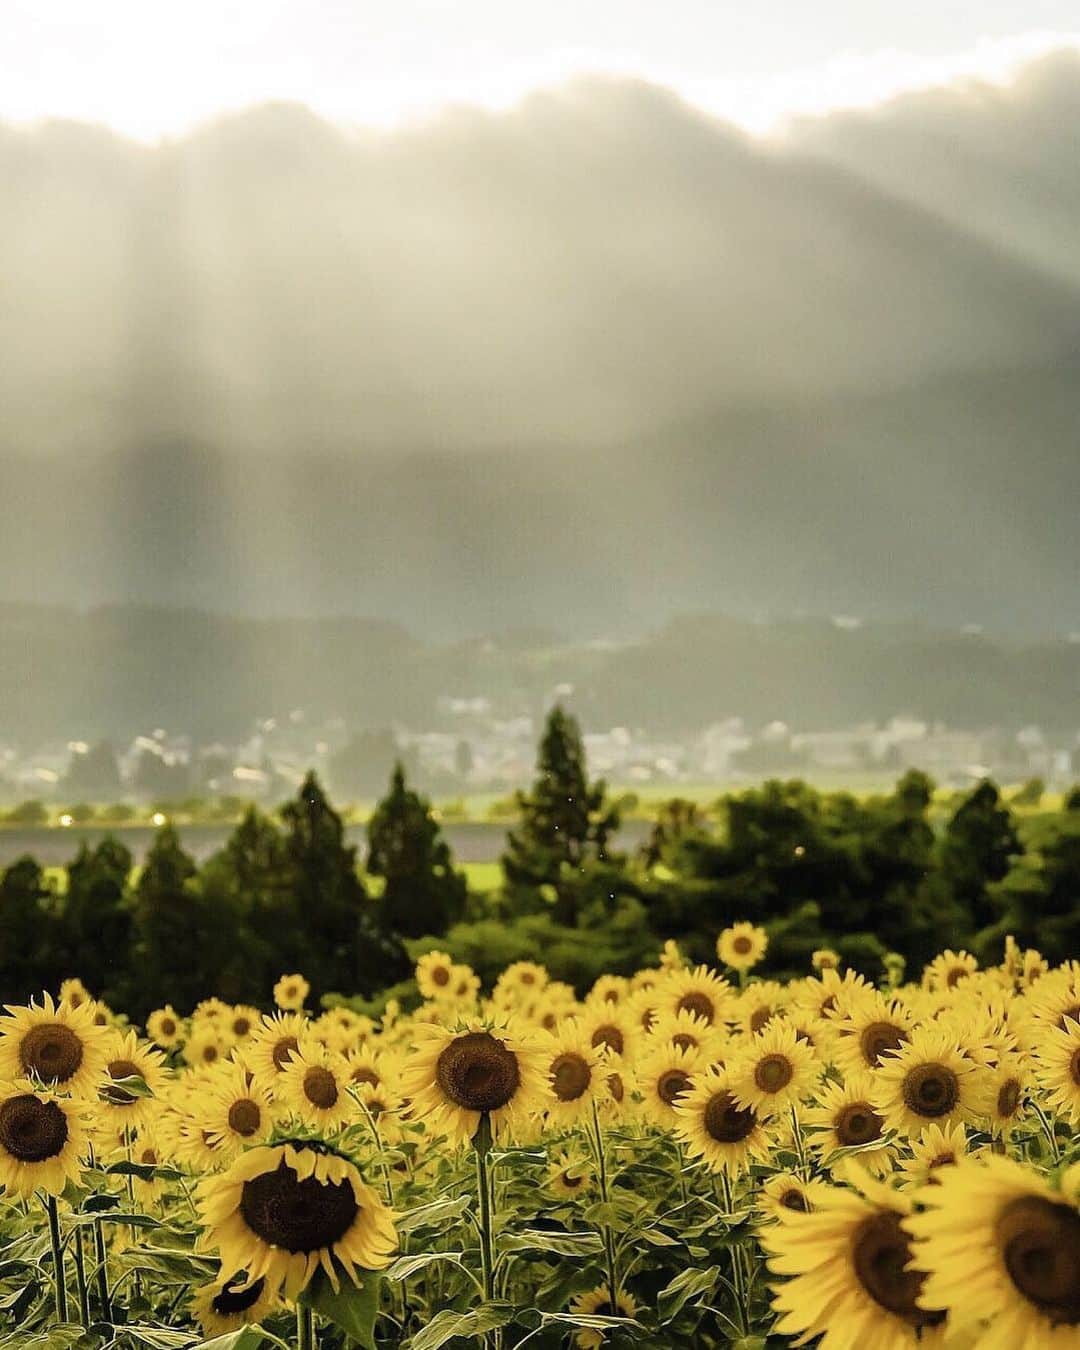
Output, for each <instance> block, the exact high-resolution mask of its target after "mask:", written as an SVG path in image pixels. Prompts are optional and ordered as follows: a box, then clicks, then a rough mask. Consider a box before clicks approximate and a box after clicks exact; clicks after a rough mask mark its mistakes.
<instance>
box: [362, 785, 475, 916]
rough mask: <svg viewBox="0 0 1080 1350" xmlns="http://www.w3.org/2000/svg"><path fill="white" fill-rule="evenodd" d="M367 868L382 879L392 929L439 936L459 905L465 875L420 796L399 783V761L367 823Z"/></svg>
mask: <svg viewBox="0 0 1080 1350" xmlns="http://www.w3.org/2000/svg"><path fill="white" fill-rule="evenodd" d="M367 870H368V871H369V872H370V873H371V875H372V876H376V877H382V878H383V879H384V881H385V886H384V888H383V893H382V900H381V902H380V904H381V909H382V917H383V922H384V923H385V924H386V925H387V926H388V927H389V928H390V929H392V930H393V931H394V932H395V933H401V934H402V935H403V936H404V937H410V938H416V937H423V936H425V935H427V934H431V935H434V936H441V935H442V934H444V933H445V932H446V930H447V929H448V928H449V927H450V925H451V924H452V923H456V922H457V921H458V920H459V919H460V918H461V917H462V915H463V913H464V910H465V897H466V884H465V878H464V876H463V875H462V874H461V873H460V872H457V871H455V870H454V860H453V855H452V854H451V852H450V846H449V844H448V843H447V842H446V840H445V838H444V837H443V833H442V830H441V829H440V827H439V823H438V821H437V820H436V819H435V817H434V816H433V815H432V814H431V803H430V802H429V801H428V800H427V798H426V797H421V796H420V795H419V794H418V793H416V792H413V791H411V790H410V789H409V788H408V787H406V785H405V770H404V768H403V767H402V765H401V764H400V763H399V764H397V765H396V766H395V768H394V773H393V776H392V777H391V779H390V790H389V792H388V793H387V795H386V796H385V797H384V798H383V799H382V801H381V802H380V803H379V804H378V806H377V807H376V808H375V812H374V814H373V815H372V817H371V820H370V822H369V823H368V858H367Z"/></svg>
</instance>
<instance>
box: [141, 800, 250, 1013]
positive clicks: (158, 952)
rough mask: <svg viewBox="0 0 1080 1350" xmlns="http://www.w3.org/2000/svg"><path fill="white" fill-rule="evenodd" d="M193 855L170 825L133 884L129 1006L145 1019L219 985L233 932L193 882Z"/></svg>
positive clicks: (190, 1002)
mask: <svg viewBox="0 0 1080 1350" xmlns="http://www.w3.org/2000/svg"><path fill="white" fill-rule="evenodd" d="M196 875H197V869H196V866H195V863H194V861H193V859H192V858H191V857H190V856H189V855H188V854H187V853H185V852H184V850H183V849H182V848H181V846H180V838H179V836H178V835H177V833H176V831H175V829H173V827H172V826H171V825H164V826H162V828H161V829H160V830H159V831H158V832H157V834H156V835H155V837H154V842H153V844H152V845H151V847H150V850H149V852H148V853H147V855H146V861H145V863H144V865H143V869H142V872H141V873H140V875H139V880H138V883H137V884H136V887H135V895H134V898H133V904H132V957H133V960H132V963H131V986H132V988H131V992H130V994H129V999H128V1003H129V1007H130V1010H131V1011H132V1013H133V1014H134V1015H135V1016H137V1017H139V1018H145V1016H146V1014H147V1013H148V1012H150V1011H151V1010H152V1009H153V1008H155V1007H159V1006H160V1005H161V1004H163V1003H172V1004H174V1005H175V1006H176V1007H177V1008H183V1009H185V1010H186V1009H188V1008H192V1007H194V1005H195V1004H196V1003H197V1002H198V1001H199V999H201V998H204V997H205V996H206V990H207V989H214V990H215V991H216V990H217V989H218V987H219V981H218V968H219V966H220V965H221V957H222V955H223V954H227V953H228V952H229V951H230V950H231V949H232V946H233V941H234V940H235V937H236V934H235V932H233V931H230V928H231V925H228V924H226V923H225V922H223V919H224V918H225V916H224V915H222V914H221V913H215V912H214V910H213V909H212V908H211V906H210V905H208V904H207V903H206V901H205V900H204V898H203V895H202V892H201V891H200V889H199V887H198V884H197V882H196Z"/></svg>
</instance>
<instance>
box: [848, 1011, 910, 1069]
mask: <svg viewBox="0 0 1080 1350" xmlns="http://www.w3.org/2000/svg"><path fill="white" fill-rule="evenodd" d="M906 1040H907V1032H906V1031H904V1029H903V1027H898V1026H897V1025H896V1024H895V1023H894V1022H871V1023H870V1025H869V1026H868V1027H864V1028H863V1030H862V1034H861V1035H860V1036H859V1049H860V1050H861V1051H862V1057H863V1059H865V1060H866V1062H867V1064H869V1065H870V1066H871V1067H872V1068H874V1069H876V1068H879V1067H880V1065H881V1060H882V1056H883V1055H887V1054H888V1053H889V1052H890V1051H891V1050H899V1049H900V1047H901V1046H902V1045H903V1044H904V1042H905V1041H906Z"/></svg>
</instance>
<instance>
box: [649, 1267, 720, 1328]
mask: <svg viewBox="0 0 1080 1350" xmlns="http://www.w3.org/2000/svg"><path fill="white" fill-rule="evenodd" d="M719 1273H720V1272H719V1270H718V1269H717V1268H716V1266H712V1267H711V1268H710V1269H708V1270H695V1269H694V1268H693V1267H691V1268H690V1269H688V1270H683V1271H680V1272H679V1274H678V1275H676V1276H675V1278H674V1279H673V1280H672V1281H671V1283H670V1284H669V1285H667V1286H666V1287H665V1288H663V1289H661V1290H660V1292H659V1293H658V1294H657V1296H656V1308H657V1312H658V1313H659V1314H660V1321H661V1322H662V1323H663V1322H670V1321H671V1320H672V1318H674V1317H676V1316H677V1315H678V1314H679V1312H681V1310H682V1309H683V1307H684V1306H685V1305H686V1304H687V1303H688V1302H689V1300H690V1299H692V1298H696V1297H698V1295H699V1294H708V1293H711V1292H712V1289H713V1287H714V1285H715V1284H716V1277H717V1276H718V1275H719Z"/></svg>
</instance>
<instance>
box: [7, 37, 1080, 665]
mask: <svg viewBox="0 0 1080 1350" xmlns="http://www.w3.org/2000/svg"><path fill="white" fill-rule="evenodd" d="M1078 76H1080V58H1078V57H1077V56H1076V55H1075V54H1072V55H1069V54H1064V53H1063V54H1060V55H1058V56H1055V57H1052V58H1048V59H1046V60H1044V61H1042V62H1038V63H1036V64H1035V65H1033V66H1032V67H1031V68H1030V69H1029V70H1028V71H1027V72H1026V73H1025V74H1024V76H1023V77H1022V78H1021V79H1019V80H1018V81H1017V83H1016V84H1015V85H1014V86H1011V87H1009V88H1005V89H995V90H991V89H988V88H986V87H984V86H979V87H977V88H973V89H967V90H957V89H952V90H943V91H933V92H931V93H928V94H924V95H912V96H908V97H907V98H904V99H901V100H898V101H896V102H895V103H892V104H888V105H886V106H884V107H883V108H881V109H878V110H876V111H875V112H873V113H872V114H869V113H862V114H835V115H833V116H831V117H829V118H825V119H820V120H819V121H817V122H815V123H813V124H809V125H804V126H800V127H798V128H796V129H795V130H794V132H793V133H792V135H791V136H790V137H789V138H787V139H786V140H782V141H779V142H777V141H756V140H753V139H750V138H748V137H746V136H744V135H742V134H740V133H738V132H736V131H734V130H733V129H731V128H729V127H727V126H724V125H723V124H721V123H718V122H717V121H715V120H713V119H711V118H709V117H707V116H705V115H704V114H702V113H701V112H699V111H696V110H695V109H693V108H691V107H689V106H687V105H685V104H683V103H681V102H679V101H678V100H677V99H676V98H674V97H673V96H672V95H671V94H669V93H667V92H666V91H664V90H661V89H658V88H655V87H651V86H648V85H644V84H641V83H635V82H627V81H617V80H585V81H578V82H576V83H574V84H572V85H569V86H567V87H565V88H563V89H559V90H555V91H551V92H547V93H543V94H537V95H534V96H532V97H530V98H529V99H527V100H526V101H525V102H524V103H523V104H521V105H520V107H518V108H517V109H515V110H513V111H512V112H509V113H502V114H482V113H477V112H456V113H450V114H447V115H446V116H444V117H442V118H441V119H439V120H437V121H434V122H432V123H431V124H429V125H425V126H421V127H417V128H412V129H409V130H405V131H401V132H398V133H394V134H375V133H346V132H344V131H341V130H340V129H337V128H335V127H332V126H331V125H329V124H327V123H325V122H323V121H320V120H319V119H318V118H316V117H314V116H313V115H312V114H311V113H310V112H308V111H306V110H304V109H302V108H298V107H291V106H272V107H265V108H260V109H256V110H254V111H252V112H250V113H246V114H243V115H240V116H235V117H231V118H228V119H225V120H223V121H222V122H220V123H217V124H214V125H212V126H209V127H207V128H205V129H203V130H202V131H200V132H198V133H195V134H193V135H191V136H189V137H187V138H184V139H181V140H177V141H173V142H167V143H163V144H162V145H160V146H158V147H155V148H147V147H144V146H138V145H135V144H133V143H129V142H125V141H123V140H121V139H119V138H117V137H114V136H112V135H110V134H107V133H105V132H103V131H100V130H97V129H93V128H87V127H80V126H74V125H70V124H53V125H48V126H45V127H43V128H41V129H39V130H36V131H22V130H14V129H11V128H6V129H0V183H2V184H3V207H4V209H3V211H2V212H0V259H3V288H2V291H0V342H2V344H3V350H4V353H5V359H4V361H3V363H0V408H2V410H3V415H2V418H0V500H2V501H3V503H4V505H5V515H4V528H3V530H2V531H0V599H3V598H6V599H9V600H13V601H24V602H45V603H50V604H62V605H77V606H85V605H101V604H107V603H111V602H132V603H137V604H144V605H158V604H166V605H174V606H175V605H180V606H197V607H200V608H205V609H216V610H220V611H223V612H229V611H232V612H243V613H250V614H257V615H258V614H261V615H279V616H280V615H286V614H296V613H304V614H311V615H320V614H333V613H348V614H354V615H364V616H367V615H370V616H376V617H380V618H383V619H387V620H393V621H397V622H400V623H401V624H402V625H403V626H404V627H405V628H406V629H408V630H409V631H412V632H415V633H416V634H418V635H424V636H425V637H428V638H433V639H442V640H446V639H451V638H456V637H460V636H461V635H462V634H478V633H485V632H489V631H494V630H501V629H505V628H509V627H518V626H530V625H541V626H544V627H550V628H553V629H554V630H555V631H557V632H559V633H560V634H563V635H567V636H569V637H571V638H576V639H583V638H586V637H589V636H592V635H595V634H597V633H600V634H616V635H618V636H620V637H632V638H640V636H641V635H642V634H644V633H646V632H648V631H650V630H652V629H655V628H656V627H657V626H658V625H662V624H663V623H664V622H665V621H666V620H667V619H669V618H670V617H671V616H672V615H674V614H678V613H680V612H686V611H689V610H709V611H717V610H722V611H724V612H728V613H732V614H734V615H737V616H744V617H747V616H753V615H757V614H767V615H774V616H775V615H784V614H792V613H799V612H807V613H815V614H821V613H825V614H828V613H853V614H857V615H860V616H864V617H870V618H880V619H889V620H891V619H898V618H908V617H912V616H917V617H920V618H922V619H925V620H926V621H928V622H930V623H932V624H942V625H947V626H952V627H959V626H960V625H963V624H965V623H969V622H974V623H980V624H985V625H987V626H989V627H993V628H997V629H1000V630H1003V631H1007V632H1012V633H1026V634H1037V633H1041V632H1050V633H1064V632H1067V631H1069V630H1070V629H1073V628H1080V601H1078V599H1077V594H1076V587H1075V578H1076V576H1077V574H1078V570H1080V544H1078V542H1077V539H1078V536H1077V532H1076V530H1075V528H1074V514H1075V505H1074V504H1075V502H1076V501H1077V500H1078V499H1080V454H1078V453H1077V451H1078V446H1077V427H1078V426H1080V382H1078V380H1077V375H1078V373H1080V371H1078V367H1080V263H1078V262H1077V259H1078V258H1080V250H1078V249H1077V247H1076V245H1077V238H1076V233H1077V221H1078V220H1080V212H1078V210H1077V207H1078V204H1080V165H1078V162H1077V158H1076V156H1075V153H1074V147H1073V145H1072V140H1073V133H1072V128H1073V127H1074V126H1075V114H1076V111H1077V101H1078V94H1077V89H1078V87H1080V79H1078ZM5 636H6V634H5ZM9 645H10V644H9ZM268 659H271V660H273V661H276V660H278V659H280V660H281V661H285V660H286V657H285V656H284V655H282V656H281V657H280V658H278V657H271V658H268Z"/></svg>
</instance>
